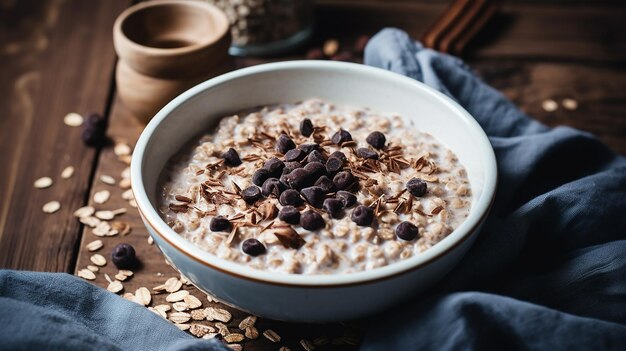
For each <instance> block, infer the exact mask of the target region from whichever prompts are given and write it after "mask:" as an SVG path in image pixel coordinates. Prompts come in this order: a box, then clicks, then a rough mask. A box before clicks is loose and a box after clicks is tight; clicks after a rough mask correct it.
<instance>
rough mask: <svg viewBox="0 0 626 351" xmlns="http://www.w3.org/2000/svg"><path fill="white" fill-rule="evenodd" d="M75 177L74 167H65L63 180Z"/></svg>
mask: <svg viewBox="0 0 626 351" xmlns="http://www.w3.org/2000/svg"><path fill="white" fill-rule="evenodd" d="M73 175H74V167H72V166H68V167H65V168H64V169H63V171H62V172H61V178H63V179H69V178H72V176H73Z"/></svg>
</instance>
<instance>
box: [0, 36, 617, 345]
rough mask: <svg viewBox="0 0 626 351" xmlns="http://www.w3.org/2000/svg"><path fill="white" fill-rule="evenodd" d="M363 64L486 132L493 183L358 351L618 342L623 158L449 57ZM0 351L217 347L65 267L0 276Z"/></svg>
mask: <svg viewBox="0 0 626 351" xmlns="http://www.w3.org/2000/svg"><path fill="white" fill-rule="evenodd" d="M365 62H366V63H367V64H369V65H372V66H377V67H382V68H385V69H388V70H391V71H393V72H396V73H399V74H403V75H407V76H409V77H411V78H414V79H416V80H420V81H423V82H424V83H426V84H428V85H430V86H432V87H434V88H435V89H437V90H439V91H441V92H443V93H444V94H446V95H448V96H450V97H452V98H453V99H455V100H456V101H457V102H458V103H459V104H461V105H462V106H463V107H465V108H466V109H467V110H468V111H469V112H470V114H472V115H473V116H474V118H476V120H477V121H478V122H479V123H480V125H481V126H482V127H483V129H484V130H485V132H486V133H487V134H488V136H489V137H490V141H491V143H492V145H493V147H494V150H495V152H496V157H497V161H498V171H499V188H498V192H497V195H496V203H495V205H494V207H493V211H492V213H491V215H490V216H489V218H488V220H487V222H486V223H485V226H484V229H483V231H482V232H481V234H480V236H479V237H478V240H477V241H476V243H475V244H474V246H473V247H472V249H471V250H470V252H469V253H468V255H467V256H466V257H465V258H464V259H463V261H462V262H461V263H460V264H459V265H458V266H457V267H456V268H455V269H454V270H453V271H452V272H451V273H450V274H449V275H448V276H447V277H446V278H445V280H444V281H443V282H441V283H440V284H439V285H438V286H437V287H435V288H434V289H433V290H432V291H430V292H429V293H427V294H424V295H422V296H415V298H413V299H411V301H408V302H404V303H403V304H402V305H401V306H399V307H397V308H394V309H392V310H390V311H387V312H385V313H383V314H381V315H379V316H376V317H373V318H372V319H370V320H366V321H365V323H368V322H370V323H369V325H371V328H370V330H369V331H368V332H367V333H366V337H365V340H364V343H363V345H362V349H363V350H492V349H493V350H561V349H567V350H575V349H584V350H588V349H596V350H619V349H624V347H625V345H626V216H625V215H624V214H625V213H626V195H625V194H626V160H625V159H624V158H623V157H619V156H617V155H615V154H614V153H613V152H611V151H610V150H609V149H608V148H607V147H606V146H604V145H603V144H602V143H601V142H599V141H598V140H597V139H595V138H594V137H593V136H591V135H589V134H588V133H584V132H581V131H577V130H574V129H571V128H566V127H559V128H554V129H550V128H547V127H546V126H544V125H542V124H540V123H538V122H536V121H534V120H532V119H531V118H529V117H528V116H526V115H524V114H523V113H522V112H521V111H519V110H518V109H517V108H516V107H515V106H514V105H513V104H512V103H511V102H510V101H508V100H507V99H506V98H504V97H503V96H502V95H501V94H500V93H498V92H497V91H495V90H494V89H492V88H490V87H489V86H487V85H486V84H485V83H483V82H482V81H481V80H480V79H479V78H477V77H476V76H475V75H474V74H473V73H472V72H471V70H470V69H469V68H468V67H467V66H465V65H464V64H463V62H462V61H460V60H459V59H457V58H454V57H451V56H447V55H442V54H439V53H436V52H434V51H431V50H427V49H424V48H423V47H422V46H421V45H420V44H419V43H416V42H414V41H413V40H411V39H410V38H409V37H408V36H407V35H406V33H404V32H402V31H399V30H395V29H386V30H383V31H382V32H380V33H379V34H377V35H376V36H375V37H374V38H373V39H372V40H371V41H370V43H369V44H368V46H367V49H366V53H365ZM0 311H1V312H2V313H0V350H91V349H96V350H168V351H182V350H210V351H218V350H228V349H227V348H226V347H225V346H224V345H223V344H221V342H219V341H217V340H198V339H195V338H193V337H191V336H189V335H187V334H185V333H184V332H182V331H179V330H178V328H176V327H174V326H172V325H171V323H169V322H167V321H165V320H163V319H162V318H161V317H159V316H157V315H155V314H154V313H152V312H150V311H148V310H146V309H145V308H144V307H141V306H139V305H137V304H135V303H133V302H129V301H126V300H125V299H123V298H121V297H119V296H116V295H114V294H111V293H109V292H107V291H105V290H104V289H100V288H97V287H95V286H93V285H91V284H89V283H87V282H84V281H82V280H80V279H77V278H75V277H72V276H70V275H67V274H54V273H30V272H15V271H0Z"/></svg>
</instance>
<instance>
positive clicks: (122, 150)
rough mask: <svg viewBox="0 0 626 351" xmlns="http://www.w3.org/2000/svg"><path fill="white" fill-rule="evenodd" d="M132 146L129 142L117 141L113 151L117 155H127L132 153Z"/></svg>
mask: <svg viewBox="0 0 626 351" xmlns="http://www.w3.org/2000/svg"><path fill="white" fill-rule="evenodd" d="M130 151H131V149H130V146H128V144H126V143H117V144H115V147H114V148H113V152H114V153H115V154H116V155H117V156H126V155H130Z"/></svg>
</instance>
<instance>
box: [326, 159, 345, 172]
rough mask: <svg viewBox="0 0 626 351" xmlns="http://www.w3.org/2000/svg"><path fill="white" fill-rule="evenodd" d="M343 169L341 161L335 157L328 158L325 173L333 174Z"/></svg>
mask: <svg viewBox="0 0 626 351" xmlns="http://www.w3.org/2000/svg"><path fill="white" fill-rule="evenodd" d="M342 168H343V161H342V160H340V159H339V158H337V157H329V158H328V161H326V172H328V173H331V174H335V173H337V172H339V171H341V169H342Z"/></svg>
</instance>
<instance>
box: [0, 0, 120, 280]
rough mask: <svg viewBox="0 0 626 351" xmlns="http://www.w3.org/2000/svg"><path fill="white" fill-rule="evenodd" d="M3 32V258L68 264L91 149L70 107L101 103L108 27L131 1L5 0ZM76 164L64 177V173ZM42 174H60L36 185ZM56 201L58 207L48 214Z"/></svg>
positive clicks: (0, 261) (20, 264)
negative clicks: (68, 120)
mask: <svg viewBox="0 0 626 351" xmlns="http://www.w3.org/2000/svg"><path fill="white" fill-rule="evenodd" d="M3 6H5V8H3V9H2V11H0V13H1V14H2V15H1V16H2V20H0V23H2V35H1V40H0V60H1V61H0V67H2V69H1V70H0V72H1V73H0V74H1V76H0V82H1V83H0V84H1V85H0V92H1V94H0V96H2V99H3V101H2V103H0V115H1V116H2V117H1V118H0V150H1V152H0V179H2V182H1V183H0V197H2V199H3V201H2V202H1V203H0V233H1V234H0V235H1V237H0V267H6V268H20V269H31V270H41V271H68V270H70V269H71V268H72V267H73V265H74V262H73V260H74V258H75V248H76V240H77V239H78V235H79V230H78V229H79V226H78V224H77V223H75V222H74V221H72V220H71V219H70V218H71V215H70V214H71V211H72V208H74V207H78V206H80V205H81V204H82V202H83V200H84V196H85V193H86V191H87V189H88V188H89V177H90V173H91V171H92V168H93V161H94V156H95V151H94V150H93V149H88V148H85V147H84V146H83V144H82V143H81V141H80V133H81V129H80V128H71V127H68V126H66V125H64V124H63V117H64V115H65V114H67V113H68V112H72V111H75V112H78V113H81V114H82V113H88V112H92V111H96V112H100V113H102V111H104V109H105V107H106V102H107V96H108V94H109V89H110V82H111V74H112V69H113V63H114V60H115V56H114V53H113V49H112V43H111V39H110V36H111V26H112V24H113V20H114V19H115V16H116V15H117V13H118V12H119V11H121V10H122V9H123V8H124V7H125V6H126V2H125V1H109V0H101V1H80V0H75V1H52V0H51V1H33V0H28V1H13V2H3ZM70 165H71V166H74V167H75V168H76V173H75V174H74V177H73V178H72V179H69V180H61V179H60V176H59V175H60V172H61V170H62V169H63V168H65V167H66V166H70ZM42 176H50V177H52V178H53V179H54V180H55V181H56V184H54V185H53V186H52V187H51V188H49V189H43V190H38V189H34V188H33V186H32V183H33V181H34V180H35V179H37V178H39V177H42ZM51 200H57V201H60V202H61V203H62V207H61V210H60V211H59V212H57V213H55V214H51V215H46V214H44V213H42V211H41V206H42V205H43V204H44V203H46V202H48V201H51Z"/></svg>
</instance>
